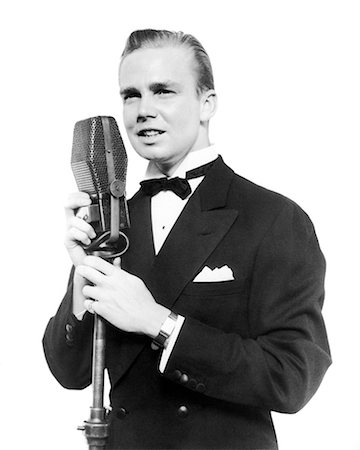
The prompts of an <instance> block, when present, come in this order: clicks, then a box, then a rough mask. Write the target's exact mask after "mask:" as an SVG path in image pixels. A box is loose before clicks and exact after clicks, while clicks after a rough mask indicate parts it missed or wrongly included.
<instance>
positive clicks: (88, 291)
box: [82, 284, 100, 301]
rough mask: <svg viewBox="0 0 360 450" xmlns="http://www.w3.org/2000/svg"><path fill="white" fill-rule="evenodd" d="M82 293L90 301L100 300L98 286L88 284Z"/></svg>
mask: <svg viewBox="0 0 360 450" xmlns="http://www.w3.org/2000/svg"><path fill="white" fill-rule="evenodd" d="M82 293H83V295H84V296H85V297H86V298H87V299H89V300H96V301H99V300H100V290H99V288H98V287H97V286H92V285H89V284H86V285H85V286H84V287H83V288H82Z"/></svg>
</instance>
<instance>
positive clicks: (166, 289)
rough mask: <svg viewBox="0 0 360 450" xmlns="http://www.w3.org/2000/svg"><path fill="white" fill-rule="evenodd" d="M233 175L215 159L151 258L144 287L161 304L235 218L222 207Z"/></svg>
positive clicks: (198, 265)
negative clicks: (149, 269)
mask: <svg viewBox="0 0 360 450" xmlns="http://www.w3.org/2000/svg"><path fill="white" fill-rule="evenodd" d="M233 176H234V173H233V171H232V170H231V169H229V168H228V167H227V166H226V165H225V164H224V163H223V161H222V159H221V158H219V159H218V160H217V161H216V163H215V164H214V167H212V169H211V170H210V171H209V173H208V175H207V176H206V178H205V180H204V181H203V183H201V184H200V186H199V188H198V189H197V190H196V191H195V193H194V194H193V196H192V197H191V199H190V200H189V202H188V204H187V205H186V207H185V208H184V210H183V212H182V213H181V215H180V216H179V218H178V220H177V222H176V224H175V225H174V227H173V229H172V230H171V232H170V234H169V236H168V238H167V239H166V241H165V243H164V245H163V247H162V248H161V250H160V252H159V254H158V255H157V257H156V258H155V261H154V264H153V266H152V270H151V272H150V274H149V275H150V278H149V286H148V287H149V289H150V291H151V292H152V294H153V295H154V297H155V298H156V299H157V301H159V302H160V303H162V304H163V305H164V306H166V307H168V308H171V307H172V306H173V305H174V303H175V301H176V300H177V298H178V297H179V295H180V293H181V291H182V290H183V289H184V287H185V286H186V284H187V283H189V282H190V281H191V280H193V279H194V277H195V275H196V274H197V273H198V272H199V270H200V269H201V267H202V265H203V264H204V261H206V259H207V258H208V256H209V255H210V254H211V253H212V252H213V250H214V249H215V247H216V246H217V245H218V244H219V243H220V241H221V240H222V238H223V237H224V235H225V234H226V233H227V232H228V230H229V228H230V227H231V225H232V224H233V222H234V220H235V219H236V217H237V215H238V211H237V210H234V209H229V208H226V201H227V194H228V189H229V186H230V183H231V180H232V177H233Z"/></svg>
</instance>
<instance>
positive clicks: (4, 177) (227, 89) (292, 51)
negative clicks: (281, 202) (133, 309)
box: [0, 0, 360, 450]
mask: <svg viewBox="0 0 360 450" xmlns="http://www.w3.org/2000/svg"><path fill="white" fill-rule="evenodd" d="M1 9H2V11H1V14H0V16H1V18H0V33H1V36H0V37H1V47H2V51H1V70H0V74H1V83H0V89H1V96H0V102H1V122H0V123H1V135H0V145H1V175H0V180H1V192H2V207H1V217H2V218H1V228H2V230H1V239H2V245H1V278H2V281H1V288H0V289H1V290H0V292H1V304H0V305H1V306H0V308H1V309H0V310H1V321H2V325H1V327H0V332H1V335H0V338H1V358H0V364H1V366H0V376H1V386H2V393H1V400H2V401H1V403H2V405H1V413H0V414H1V416H2V417H1V418H0V423H1V430H2V431H0V433H1V437H0V441H1V442H2V443H4V441H5V445H4V446H2V448H6V449H16V450H17V449H25V448H37V449H52V450H57V449H65V448H66V449H86V448H87V446H86V444H85V440H84V437H83V436H82V434H81V433H80V432H79V431H77V430H76V426H77V425H79V424H81V423H82V421H83V420H84V419H86V418H87V417H88V411H89V405H90V402H91V392H90V390H85V391H83V392H77V391H66V390H65V389H63V388H62V387H61V386H60V385H58V384H57V382H56V381H55V379H54V378H53V377H52V375H51V374H50V372H49V370H48V368H47V366H46V363H45V360H44V357H43V353H42V347H41V338H42V334H43V331H44V328H45V326H46V323H47V321H48V319H49V317H50V316H51V315H53V314H54V313H55V311H56V309H57V306H58V304H59V302H60V300H61V298H62V295H63V293H64V290H65V284H66V281H67V276H68V271H69V268H70V263H69V261H68V258H67V255H66V252H65V250H64V248H63V235H64V218H63V210H62V205H63V203H64V198H65V196H66V194H67V193H68V192H71V191H73V190H75V183H74V180H73V177H72V173H71V170H70V162H69V161H70V156H71V145H72V130H73V126H74V124H75V122H76V121H78V120H81V119H84V118H87V117H90V116H93V115H113V116H115V117H116V118H117V120H118V122H119V123H121V102H120V98H119V95H118V85H117V67H118V62H119V57H120V54H121V51H122V49H123V45H124V42H125V39H126V37H127V35H128V34H129V33H130V32H131V31H132V30H133V29H138V28H146V27H153V28H168V29H172V30H183V31H185V32H190V33H193V34H194V35H195V36H197V37H198V38H199V39H200V41H201V42H202V43H203V44H204V46H205V48H206V49H207V50H208V52H209V54H210V57H211V59H212V62H213V68H214V73H215V82H216V88H217V92H218V96H219V109H218V112H217V116H216V118H215V119H214V120H213V123H212V127H211V138H212V141H214V142H216V143H217V144H218V145H219V146H221V149H222V150H221V151H222V154H223V157H224V159H225V161H226V162H227V163H228V164H229V165H231V166H232V167H233V168H234V169H235V170H236V171H237V172H238V173H240V174H241V175H243V176H245V177H246V178H250V179H251V180H253V181H255V182H257V183H258V184H261V185H264V186H266V187H268V188H270V189H273V190H275V191H278V192H281V193H282V194H284V195H286V196H288V197H290V198H292V199H293V200H295V201H296V202H297V203H299V204H300V205H301V206H302V207H303V208H304V209H305V210H306V211H307V212H308V213H309V215H310V217H311V218H312V220H313V222H314V223H315V226H316V230H317V234H318V237H319V239H320V243H321V246H322V249H323V251H324V253H325V255H326V258H327V263H328V271H327V282H326V291H327V298H326V303H325V307H324V316H325V319H326V323H327V328H328V334H329V339H330V343H331V348H332V355H333V360H334V363H333V365H332V367H331V368H330V370H329V371H328V373H327V374H326V376H325V379H324V382H323V384H322V385H321V387H320V389H319V391H318V393H317V394H316V395H315V397H314V398H313V399H312V400H311V401H310V403H309V404H308V405H307V406H306V407H305V408H304V409H303V410H302V411H301V412H299V413H298V414H296V415H278V414H274V421H275V425H276V429H277V434H278V440H279V445H280V450H303V449H307V450H323V449H324V450H325V449H326V450H335V449H336V450H359V449H360V431H359V420H360V417H359V413H358V406H359V401H360V389H359V381H360V364H359V356H360V351H359V326H358V322H359V312H360V308H359V300H360V299H359V287H358V279H359V273H358V272H359V250H360V248H359V234H358V233H359V212H358V211H359V200H358V197H359V192H360V190H359V181H358V180H359V175H358V172H359V164H358V162H357V161H358V159H357V154H358V153H359V116H360V89H359V85H360V66H359V56H360V52H359V47H360V45H359V42H360V32H359V28H360V26H359V24H360V13H359V2H357V1H348V0H341V1H340V0H339V1H332V0H327V1H325V0H324V1H321V0H312V1H309V0H302V1H291V0H284V1H279V0H275V1H271V0H263V1H261V0H252V1H250V0H248V1H242V0H238V1H233V2H231V1H216V2H212V1H210V0H207V1H202V0H197V1H196V0H192V1H187V0H186V1H185V0H182V1H179V2H171V1H170V0H168V1H146V2H145V1H142V0H138V1H134V2H130V1H127V2H125V1H120V0H119V1H106V0H103V1H100V0H98V1H91V0H86V1H76V0H73V1H58V2H56V1H43V2H41V1H31V2H26V1H12V2H11V3H10V2H7V6H5V7H4V6H3V7H2V8H1ZM123 135H124V133H123ZM128 154H129V157H130V165H129V178H130V180H131V181H129V184H128V191H129V193H130V194H132V193H133V192H134V190H135V189H136V186H137V184H136V183H137V180H138V179H139V178H140V177H141V174H142V173H143V169H144V164H143V163H142V162H141V161H139V160H138V159H137V157H135V156H134V154H133V151H132V150H131V148H130V147H128Z"/></svg>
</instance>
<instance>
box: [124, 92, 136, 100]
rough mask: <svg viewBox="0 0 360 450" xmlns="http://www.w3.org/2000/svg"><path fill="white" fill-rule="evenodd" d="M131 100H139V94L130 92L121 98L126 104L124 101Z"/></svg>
mask: <svg viewBox="0 0 360 450" xmlns="http://www.w3.org/2000/svg"><path fill="white" fill-rule="evenodd" d="M132 98H140V94H139V93H137V92H131V93H129V94H125V95H124V97H123V99H124V102H126V100H130V99H132Z"/></svg>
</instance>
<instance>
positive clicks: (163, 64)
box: [119, 46, 209, 170]
mask: <svg viewBox="0 0 360 450" xmlns="http://www.w3.org/2000/svg"><path fill="white" fill-rule="evenodd" d="M119 82H120V92H121V96H122V98H123V101H124V109H123V117H124V124H125V128H126V131H127V133H128V136H129V139H130V142H131V144H132V146H133V147H134V149H135V150H136V152H137V153H138V154H139V155H140V156H142V157H143V158H146V159H148V160H154V161H155V162H156V163H158V166H159V167H161V168H163V169H165V170H168V169H171V168H173V167H174V166H176V165H178V164H179V163H180V162H181V161H182V160H183V159H184V157H185V156H186V155H187V154H188V153H189V152H190V151H192V150H198V149H200V148H203V147H206V146H207V145H208V144H209V142H208V137H207V130H206V131H205V128H204V123H202V110H203V101H202V96H201V95H198V93H197V91H196V85H197V79H196V71H195V63H194V60H193V55H192V51H191V50H190V49H188V48H185V47H179V46H169V47H161V48H144V49H138V50H135V51H134V52H133V53H131V54H129V55H128V56H126V57H125V58H124V59H123V61H122V63H121V66H120V72H119Z"/></svg>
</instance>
